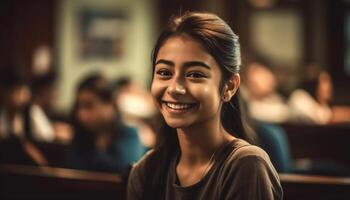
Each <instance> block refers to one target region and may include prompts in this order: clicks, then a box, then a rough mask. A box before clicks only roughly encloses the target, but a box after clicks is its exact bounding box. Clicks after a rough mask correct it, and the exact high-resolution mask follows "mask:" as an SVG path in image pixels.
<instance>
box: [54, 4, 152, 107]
mask: <svg viewBox="0 0 350 200" xmlns="http://www.w3.org/2000/svg"><path fill="white" fill-rule="evenodd" d="M153 6H154V3H153V1H152V0H75V1H71V0H61V1H60V2H59V5H58V6H57V9H58V10H57V17H56V18H57V22H56V24H57V26H56V33H57V34H56V35H57V38H56V40H55V41H56V42H57V43H56V44H55V46H56V47H57V49H56V52H57V65H58V67H57V69H58V73H59V81H58V90H59V91H58V98H57V102H56V104H57V107H58V109H59V110H60V111H61V112H68V111H69V110H70V108H71V105H72V103H73V100H74V98H75V87H76V84H77V83H78V82H79V80H80V79H81V78H82V77H84V76H86V75H87V74H89V73H91V72H93V71H100V72H101V73H102V74H104V75H105V76H106V77H107V78H109V79H117V78H118V77H120V76H125V75H126V76H131V77H132V78H133V79H134V80H135V81H137V82H138V83H140V85H142V86H144V87H147V86H148V82H149V77H150V74H151V72H150V71H151V66H150V53H151V49H152V47H153V43H154V39H155V33H156V31H155V27H156V25H155V20H154V18H155V15H156V11H155V9H154V8H153ZM82 8H94V9H101V10H113V9H115V10H116V11H118V10H124V11H126V12H125V13H127V26H126V32H125V35H124V37H123V38H124V45H123V54H122V55H121V57H119V58H114V59H92V60H86V59H83V58H81V57H80V56H79V41H80V40H79V26H78V25H79V23H78V22H79V21H78V13H79V10H81V9H82Z"/></svg>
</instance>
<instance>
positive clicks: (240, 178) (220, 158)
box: [127, 139, 283, 200]
mask: <svg viewBox="0 0 350 200" xmlns="http://www.w3.org/2000/svg"><path fill="white" fill-rule="evenodd" d="M147 156H148V155H146V156H145V157H144V158H143V159H142V160H140V161H139V162H138V163H137V164H136V165H135V166H134V167H133V169H132V171H131V174H130V177H129V183H128V194H127V195H128V199H129V200H138V199H143V198H142V196H141V195H142V194H143V187H142V185H144V184H143V183H142V180H143V179H142V177H144V176H145V174H144V173H150V172H145V170H144V163H145V160H146V159H147ZM178 157H179V156H176V157H175V158H174V159H173V160H172V162H171V163H170V167H169V171H168V176H167V181H166V184H167V185H166V191H165V199H166V200H195V199H210V200H212V199H215V200H216V199H222V200H226V199H234V200H272V199H276V200H277V199H282V196H283V192H282V187H281V184H280V181H279V177H278V174H277V172H276V170H275V169H274V167H273V165H272V164H271V161H270V159H269V157H268V155H267V154H266V152H265V151H264V150H262V149H260V148H259V147H257V146H254V145H250V144H248V143H247V142H245V141H244V140H241V139H236V140H233V141H232V142H230V143H229V144H228V145H226V146H225V147H224V148H222V149H221V150H220V151H219V152H217V154H216V156H215V158H214V159H215V163H214V164H213V166H212V167H211V168H210V170H209V171H208V173H207V174H206V175H205V176H204V177H203V178H202V179H201V180H200V181H199V182H197V183H195V184H194V185H191V186H187V187H182V186H181V185H180V184H179V181H178V178H177V175H176V165H177V162H178ZM155 173H156V172H155Z"/></svg>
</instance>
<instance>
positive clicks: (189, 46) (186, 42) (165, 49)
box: [156, 35, 216, 65]
mask: <svg viewBox="0 0 350 200" xmlns="http://www.w3.org/2000/svg"><path fill="white" fill-rule="evenodd" d="M159 59H166V60H170V61H173V62H175V63H176V62H186V61H194V60H195V61H203V62H206V63H208V64H211V65H215V64H216V61H215V59H214V58H213V57H212V56H211V55H210V54H209V53H208V52H207V51H206V48H205V47H204V46H203V45H202V44H201V43H200V42H198V41H197V40H195V39H193V38H191V37H190V36H186V35H177V36H173V37H170V38H168V39H167V40H166V41H165V43H164V44H163V45H162V47H161V48H160V50H159V52H158V54H157V59H156V60H159Z"/></svg>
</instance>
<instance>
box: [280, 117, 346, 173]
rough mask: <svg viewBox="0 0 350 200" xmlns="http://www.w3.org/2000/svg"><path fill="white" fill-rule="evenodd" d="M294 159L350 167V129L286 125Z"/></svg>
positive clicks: (284, 126)
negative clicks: (322, 161) (332, 162)
mask: <svg viewBox="0 0 350 200" xmlns="http://www.w3.org/2000/svg"><path fill="white" fill-rule="evenodd" d="M282 127H283V128H284V129H285V131H286V133H287V135H288V139H289V143H290V148H291V154H292V157H293V158H311V159H316V160H326V161H334V162H337V163H341V164H345V165H347V166H349V167H350V156H349V155H350V127H348V126H311V125H291V124H284V125H282Z"/></svg>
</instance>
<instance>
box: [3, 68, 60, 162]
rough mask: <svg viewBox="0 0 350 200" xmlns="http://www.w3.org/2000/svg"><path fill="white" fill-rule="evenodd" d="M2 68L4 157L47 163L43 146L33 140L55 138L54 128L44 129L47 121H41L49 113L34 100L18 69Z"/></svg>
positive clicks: (5, 159)
mask: <svg viewBox="0 0 350 200" xmlns="http://www.w3.org/2000/svg"><path fill="white" fill-rule="evenodd" d="M1 70H2V71H1V72H0V75H1V77H0V87H1V91H2V94H1V96H2V98H3V99H2V100H3V102H2V107H1V108H0V140H2V141H1V143H2V145H1V150H0V151H1V155H0V160H1V162H10V163H20V164H38V165H47V161H46V159H45V158H44V156H43V155H42V153H41V152H40V150H39V149H38V148H36V146H35V145H34V144H33V143H32V141H45V142H47V141H52V140H53V139H54V135H53V132H51V131H50V130H47V129H44V128H43V124H42V123H39V121H40V119H45V117H46V116H45V115H44V114H43V113H42V112H40V110H39V111H38V110H37V109H36V108H35V107H33V106H32V104H31V103H30V101H31V93H30V90H29V87H28V85H27V83H26V81H25V78H24V76H23V75H22V74H21V73H19V71H17V70H18V69H17V68H14V67H12V66H11V67H4V68H2V69H1ZM9 152H11V153H9ZM15 152H18V153H15ZM16 155H18V156H16Z"/></svg>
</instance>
